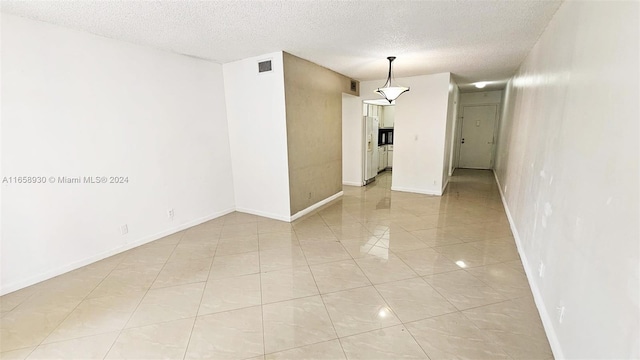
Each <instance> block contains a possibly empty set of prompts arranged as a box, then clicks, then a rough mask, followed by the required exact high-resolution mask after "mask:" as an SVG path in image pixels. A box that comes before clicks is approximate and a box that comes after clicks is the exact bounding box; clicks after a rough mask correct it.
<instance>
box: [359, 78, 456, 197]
mask: <svg viewBox="0 0 640 360" xmlns="http://www.w3.org/2000/svg"><path fill="white" fill-rule="evenodd" d="M450 78H451V74H450V73H442V74H434V75H422V76H413V77H406V78H398V79H397V83H398V84H400V85H402V86H409V87H410V88H411V90H410V91H409V92H406V93H404V94H403V95H402V96H400V97H399V98H398V99H397V100H396V105H395V122H394V130H393V136H394V138H393V175H392V182H391V189H392V190H397V191H407V192H415V193H422V194H435V195H440V194H442V187H443V182H442V179H443V175H442V169H443V163H444V154H445V136H446V123H447V105H448V100H449V79H450ZM383 83H384V81H382V82H381V81H365V82H361V83H360V95H361V97H362V99H363V100H368V99H377V98H379V95H377V94H375V93H373V91H374V90H375V89H376V88H378V87H380V86H381V84H383Z"/></svg>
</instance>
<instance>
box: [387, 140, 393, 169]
mask: <svg viewBox="0 0 640 360" xmlns="http://www.w3.org/2000/svg"><path fill="white" fill-rule="evenodd" d="M387 167H388V168H390V169H391V168H393V145H389V146H387Z"/></svg>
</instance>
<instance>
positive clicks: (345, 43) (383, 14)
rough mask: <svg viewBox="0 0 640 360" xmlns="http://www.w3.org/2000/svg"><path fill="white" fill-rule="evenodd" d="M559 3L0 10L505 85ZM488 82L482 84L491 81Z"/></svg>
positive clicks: (32, 6) (346, 68)
mask: <svg viewBox="0 0 640 360" xmlns="http://www.w3.org/2000/svg"><path fill="white" fill-rule="evenodd" d="M560 4H561V2H560V1H524V0H522V1H2V3H1V8H2V11H3V12H6V13H12V14H15V15H19V16H24V17H27V18H32V19H37V20H41V21H46V22H50V23H54V24H59V25H62V26H66V27H70V28H74V29H80V30H84V31H88V32H91V33H94V34H98V35H102V36H106V37H110V38H114V39H120V40H124V41H129V42H132V43H137V44H144V45H148V46H153V47H156V48H160V49H165V50H169V51H174V52H177V53H181V54H187V55H192V56H197V57H200V58H204V59H208V60H212V61H215V62H218V63H226V62H230V61H234V60H238V59H243V58H247V57H251V56H258V55H261V54H264V53H268V52H273V51H279V50H284V51H287V52H289V53H291V54H294V55H297V56H299V57H302V58H305V59H307V60H310V61H313V62H315V63H317V64H320V65H323V66H325V67H327V68H330V69H333V70H335V71H337V72H340V73H342V74H345V75H347V76H350V77H353V78H355V79H358V80H374V79H383V78H385V77H386V71H387V60H386V57H387V56H389V55H395V56H397V57H398V59H397V60H396V61H395V62H394V74H395V75H396V77H403V76H413V75H423V74H433V73H439V72H447V71H448V72H452V73H454V74H455V76H456V79H457V80H458V82H459V84H460V85H462V86H461V87H463V89H467V88H469V87H468V86H464V85H467V84H469V83H472V82H476V81H497V82H500V83H498V85H497V86H500V84H504V81H505V80H506V79H508V78H509V77H510V76H511V75H512V74H513V73H514V71H515V70H516V68H517V67H518V65H519V64H520V62H521V61H522V60H523V59H524V57H525V56H526V54H527V53H528V51H529V50H530V49H531V47H532V46H533V44H534V43H535V41H536V40H537V38H538V36H539V35H540V34H541V33H542V31H543V30H544V28H545V27H546V25H547V24H548V23H549V21H550V20H551V17H552V16H553V14H554V13H555V11H556V10H557V8H558V7H559V6H560ZM495 87H496V85H494V86H492V85H489V86H487V87H486V88H485V90H487V89H491V88H495Z"/></svg>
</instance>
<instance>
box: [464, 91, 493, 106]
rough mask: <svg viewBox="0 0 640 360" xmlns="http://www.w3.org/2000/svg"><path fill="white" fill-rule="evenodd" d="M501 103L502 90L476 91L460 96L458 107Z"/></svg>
mask: <svg viewBox="0 0 640 360" xmlns="http://www.w3.org/2000/svg"><path fill="white" fill-rule="evenodd" d="M501 102H502V90H494V91H476V92H468V93H461V94H460V106H461V107H462V106H468V105H490V104H500V103H501Z"/></svg>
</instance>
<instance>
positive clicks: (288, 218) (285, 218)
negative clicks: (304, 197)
mask: <svg viewBox="0 0 640 360" xmlns="http://www.w3.org/2000/svg"><path fill="white" fill-rule="evenodd" d="M236 211H238V212H241V213H247V214H251V215H258V216H262V217H266V218H269V219H274V220H280V221H286V222H290V221H291V216H288V215H278V214H272V213H268V212H265V211H260V210H253V209H247V208H236Z"/></svg>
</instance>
